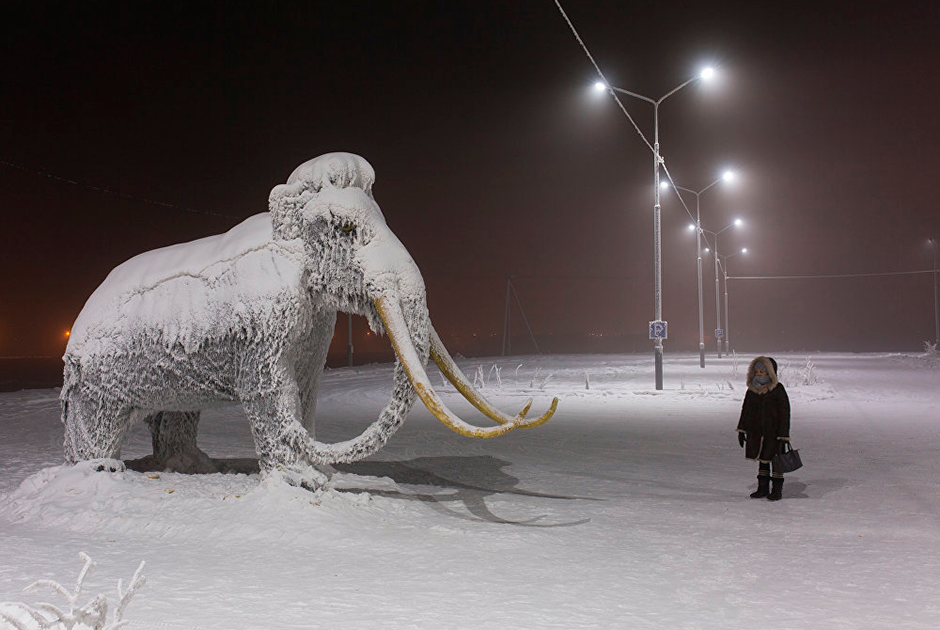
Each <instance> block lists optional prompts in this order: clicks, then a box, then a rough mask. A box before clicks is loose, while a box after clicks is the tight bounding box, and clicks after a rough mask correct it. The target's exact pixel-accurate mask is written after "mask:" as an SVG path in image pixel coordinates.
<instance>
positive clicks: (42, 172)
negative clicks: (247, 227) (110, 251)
mask: <svg viewBox="0 0 940 630" xmlns="http://www.w3.org/2000/svg"><path fill="white" fill-rule="evenodd" d="M0 164H2V165H3V166H6V167H8V168H12V169H16V170H18V171H24V172H27V173H32V174H33V175H39V176H41V177H46V178H48V179H52V180H55V181H57V182H62V183H64V184H69V185H71V186H78V187H80V188H87V189H89V190H94V191H96V192H100V193H104V194H106V195H113V196H115V197H121V198H123V199H130V200H131V201H139V202H141V203H146V204H150V205H152V206H160V207H162V208H172V209H174V210H180V211H182V212H190V213H193V214H206V215H209V216H213V217H223V218H226V219H242V218H243V217H237V216H235V215H232V214H223V213H221V212H212V211H211V210H199V209H198V208H190V207H188V206H181V205H177V204H174V203H168V202H166V201H157V200H155V199H148V198H147V197H140V196H138V195H130V194H128V193H123V192H120V191H117V190H112V189H110V188H104V187H102V186H95V185H94V184H89V183H88V182H82V181H78V180H75V179H69V178H68V177H62V176H60V175H54V174H52V173H50V172H48V171H45V170H43V169H40V168H31V167H28V166H22V165H21V164H14V163H13V162H8V161H6V160H0Z"/></svg>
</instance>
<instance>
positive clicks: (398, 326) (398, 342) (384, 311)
mask: <svg viewBox="0 0 940 630" xmlns="http://www.w3.org/2000/svg"><path fill="white" fill-rule="evenodd" d="M375 308H376V310H377V311H378V313H379V317H381V318H382V324H383V325H384V326H385V332H387V333H388V338H389V339H390V340H391V342H392V347H393V348H394V349H395V354H396V355H397V356H398V360H399V362H400V363H401V365H402V367H403V368H404V369H405V374H407V375H408V380H409V381H411V384H412V386H413V387H414V389H415V392H416V393H417V394H418V397H419V398H420V399H421V401H422V402H423V403H424V405H425V406H426V407H427V408H428V411H430V412H431V413H432V414H433V415H434V417H435V418H437V419H438V420H440V421H441V422H442V423H443V424H444V425H445V426H446V427H447V428H449V429H450V430H452V431H454V432H456V433H459V434H460V435H464V436H466V437H473V438H491V437H497V436H500V435H504V434H506V433H508V432H510V431H512V430H513V429H518V428H521V427H525V426H529V423H528V422H526V421H525V420H524V419H522V418H520V419H519V420H518V421H515V420H513V421H511V422H507V423H506V424H501V425H499V426H496V427H487V428H483V427H475V426H473V425H471V424H467V423H466V422H464V421H463V420H461V419H460V418H459V417H457V415H456V414H455V413H454V412H453V411H451V410H450V409H448V408H447V405H445V404H444V402H443V401H442V400H441V399H440V397H439V396H438V395H437V393H436V392H435V391H434V389H433V388H432V387H431V382H430V380H429V379H428V375H427V372H425V371H424V366H423V365H422V363H421V360H420V359H419V358H418V353H417V351H416V350H415V347H414V344H413V343H411V335H410V333H409V332H408V327H407V325H406V324H405V317H404V315H403V314H402V312H401V307H400V306H399V305H398V303H397V302H395V301H393V300H389V299H388V298H378V299H376V300H375Z"/></svg>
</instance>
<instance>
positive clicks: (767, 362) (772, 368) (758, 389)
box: [747, 356, 780, 394]
mask: <svg viewBox="0 0 940 630" xmlns="http://www.w3.org/2000/svg"><path fill="white" fill-rule="evenodd" d="M758 361H760V362H761V363H763V364H764V367H765V368H767V376H769V377H770V381H769V382H767V383H766V384H764V385H760V386H757V385H755V384H754V383H753V381H754V371H755V370H754V365H755V364H756V363H757V362H758ZM779 382H780V381H779V380H777V362H776V361H774V360H773V359H771V358H770V357H765V356H759V357H754V359H753V360H752V361H751V364H750V365H748V366H747V388H748V389H749V390H751V391H752V392H754V393H755V394H766V393H767V392H769V391H771V390H773V389H774V388H775V387H776V386H777V384H778V383H779Z"/></svg>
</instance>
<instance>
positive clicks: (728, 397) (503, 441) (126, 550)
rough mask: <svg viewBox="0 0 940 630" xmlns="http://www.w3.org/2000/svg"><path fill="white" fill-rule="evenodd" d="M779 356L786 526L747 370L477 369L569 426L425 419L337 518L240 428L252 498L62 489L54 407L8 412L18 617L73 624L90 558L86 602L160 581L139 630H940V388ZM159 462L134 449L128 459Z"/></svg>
mask: <svg viewBox="0 0 940 630" xmlns="http://www.w3.org/2000/svg"><path fill="white" fill-rule="evenodd" d="M758 353H759V352H755V353H754V354H755V355H756V354H758ZM773 356H775V358H777V360H778V362H779V363H780V366H781V380H782V381H783V382H784V383H785V384H786V385H787V391H788V393H789V395H790V400H791V404H792V410H793V414H792V425H791V438H792V441H793V445H794V447H796V448H799V449H800V452H801V454H802V456H803V461H804V464H805V465H804V467H803V468H802V469H801V470H799V471H797V472H795V473H792V474H790V475H788V476H787V479H786V482H785V484H784V489H783V496H784V499H783V500H782V501H780V502H777V503H771V502H769V501H766V500H764V499H760V500H755V499H749V498H748V496H747V495H748V493H750V492H751V491H752V490H753V489H754V487H755V486H756V473H757V465H756V464H755V463H754V462H750V461H746V460H745V459H744V456H743V451H742V449H740V448H739V447H738V444H737V436H736V434H735V431H734V430H735V426H736V424H737V420H738V413H739V411H740V406H741V400H742V398H743V396H744V376H745V375H744V372H745V370H746V367H747V360H748V359H749V358H750V356H746V357H745V356H742V357H741V358H740V359H739V360H738V361H737V370H736V371H735V369H734V365H733V359H731V358H723V359H721V360H718V359H715V358H711V357H710V358H709V359H708V367H707V368H706V369H704V370H702V369H700V368H699V367H698V356H697V355H695V356H693V355H676V354H671V355H670V354H669V353H667V357H666V366H665V383H666V388H665V389H664V390H662V391H656V390H655V389H654V388H653V361H652V355H642V356H641V355H602V356H601V355H595V356H541V357H510V358H491V359H467V360H462V361H460V365H461V368H462V369H463V370H464V371H465V372H466V373H467V374H474V373H477V374H478V377H479V378H482V380H483V381H485V387H484V389H483V392H484V394H486V395H487V396H488V397H490V398H491V399H492V400H493V402H495V403H496V404H498V405H499V406H500V407H501V408H502V409H504V410H505V411H506V412H507V413H511V414H514V413H516V412H517V411H518V409H519V408H521V407H522V405H523V404H524V403H525V400H526V399H527V398H528V397H530V396H533V397H534V398H535V399H536V400H535V404H534V405H533V411H540V410H542V409H544V407H545V406H546V405H547V404H548V402H549V401H550V400H551V396H552V395H558V396H559V397H560V398H561V399H562V400H561V402H560V404H559V408H558V412H557V414H556V416H555V417H554V418H553V419H552V420H551V421H550V422H549V423H548V424H546V425H544V426H542V427H539V428H537V429H532V430H527V431H522V430H520V431H515V432H512V433H510V434H508V435H506V436H503V437H500V438H497V439H493V440H482V441H475V440H470V439H467V438H464V437H461V436H459V435H456V434H454V433H452V432H450V431H448V430H447V429H446V428H444V427H443V426H441V425H440V424H439V423H438V422H437V421H436V420H434V419H433V418H432V417H431V416H430V414H429V413H428V412H427V411H426V410H425V409H424V408H421V407H415V409H414V410H413V411H412V413H411V417H410V418H409V421H408V422H407V423H406V424H405V426H404V428H403V429H402V430H401V431H399V433H398V434H397V435H396V436H395V437H394V438H393V439H392V440H391V441H390V442H389V443H388V445H387V446H386V448H385V449H384V450H383V451H381V452H380V453H378V454H377V455H375V456H374V457H372V458H371V459H369V460H366V461H363V462H358V463H355V464H348V465H343V466H340V467H338V468H339V472H338V473H337V474H336V475H335V476H334V483H333V487H332V489H330V490H326V491H320V492H317V493H312V492H308V491H306V490H302V489H299V488H295V487H290V486H287V485H284V484H278V483H261V482H260V480H259V477H258V475H257V474H254V473H251V471H252V469H253V465H254V462H253V460H252V459H251V458H253V456H254V452H253V444H252V440H251V436H250V434H249V430H248V424H247V421H246V419H245V417H244V415H243V412H242V411H241V409H240V408H239V407H237V406H232V407H223V408H220V409H215V410H211V411H207V412H205V413H204V414H203V417H202V421H201V423H200V446H201V447H202V448H203V449H204V450H205V451H207V452H208V453H209V454H210V455H212V456H213V457H217V458H226V459H228V460H229V464H230V468H232V469H233V470H236V471H238V470H243V471H245V472H246V473H248V474H244V473H236V474H226V475H223V474H210V475H192V476H189V475H181V474H171V473H139V472H132V471H126V472H114V473H112V472H95V471H94V470H92V468H91V467H89V466H87V465H77V466H74V467H63V466H61V461H62V426H61V424H60V421H59V413H60V411H59V401H58V392H57V391H56V390H31V391H22V392H17V393H9V394H0V602H3V601H22V602H27V603H30V604H33V603H37V602H41V601H49V602H52V603H57V604H60V605H61V604H62V602H60V601H56V599H55V596H54V595H52V594H50V593H48V592H39V593H33V592H30V593H23V592H22V589H23V588H24V587H25V586H27V585H28V584H30V583H32V582H33V581H35V580H36V579H40V578H48V579H54V580H57V581H59V582H61V583H62V584H65V585H70V584H73V583H74V580H75V578H76V576H77V574H78V571H79V569H80V568H81V561H80V560H79V559H78V553H79V552H80V551H84V552H86V553H88V554H89V555H90V556H91V557H93V558H94V559H95V561H96V562H97V564H98V568H97V570H96V572H95V573H94V574H93V575H91V576H89V578H88V580H87V582H86V593H87V594H88V595H89V598H90V597H91V596H93V595H94V594H96V593H98V592H101V593H105V595H106V596H109V597H110V598H112V599H114V594H113V591H114V585H115V583H116V581H117V579H118V578H124V579H127V578H128V577H129V576H130V575H132V574H133V573H134V570H135V569H136V567H137V566H138V565H139V563H140V561H141V560H145V561H146V562H147V570H146V573H147V583H146V585H145V586H144V587H143V588H142V589H141V590H140V592H139V593H137V595H136V597H135V599H134V600H133V602H132V603H131V604H130V605H129V606H128V609H127V611H126V613H125V618H126V619H129V620H130V623H129V624H128V626H127V628H129V629H131V630H133V629H141V630H143V629H162V630H177V629H179V630H182V629H189V630H199V629H210V628H211V629H213V630H215V629H220V630H221V629H235V628H238V629H246V628H252V629H255V628H257V629H259V630H260V629H294V628H296V629H300V628H330V629H336V628H340V629H345V628H349V629H358V628H418V629H424V628H428V629H435V630H437V629H447V628H493V629H497V628H499V629H501V630H502V629H533V628H564V629H571V628H631V629H636V628H639V629H642V628H668V629H677V628H696V629H698V628H715V629H719V628H721V629H728V628H741V629H745V628H746V629H748V630H753V629H754V628H775V629H780V628H805V629H818V628H827V629H833V628H845V629H852V630H855V629H857V628H868V629H870V628H892V629H898V628H925V629H926V628H930V629H935V628H938V627H940V589H938V588H937V583H938V579H940V553H938V552H940V475H938V473H940V470H938V469H940V464H938V459H937V453H938V451H940V371H938V370H937V369H931V368H930V367H929V366H928V365H927V364H926V362H925V361H923V360H922V359H921V358H920V357H918V356H917V355H913V354H911V355H898V354H894V355H886V354H880V355H857V354H822V355H813V357H812V366H809V367H808V363H807V358H806V357H805V355H779V354H778V355H773ZM520 364H521V367H520ZM735 372H736V373H735ZM430 376H431V378H432V382H434V384H435V385H438V384H439V382H440V381H441V379H440V376H439V374H438V373H437V372H435V371H432V372H431V373H430ZM813 381H815V382H813ZM391 387H392V368H391V366H390V365H375V366H367V367H362V368H344V369H339V370H331V371H328V372H327V373H326V374H325V376H324V379H323V384H322V387H321V395H320V402H319V404H318V406H317V416H318V417H317V438H318V439H325V440H329V441H335V440H340V439H344V438H346V437H348V436H351V435H356V434H358V433H359V432H360V431H361V430H362V428H363V427H364V426H365V425H366V424H367V423H368V422H370V419H372V418H375V417H376V415H377V413H378V411H379V410H380V409H381V407H382V405H383V404H385V402H386V401H387V400H388V396H389V392H390V390H391ZM437 389H438V391H439V392H440V393H441V395H442V398H443V399H444V400H445V401H446V403H447V404H448V405H449V406H450V407H451V408H453V409H454V410H455V411H456V412H457V413H460V414H461V416H462V417H464V418H468V419H470V418H473V419H478V420H479V423H480V424H483V423H484V421H485V419H483V418H480V417H478V416H477V415H476V414H475V413H474V411H473V409H472V407H470V405H469V404H468V403H466V401H464V400H462V399H461V397H460V396H459V394H457V393H456V392H455V391H454V389H453V387H451V386H450V385H448V386H447V387H444V386H443V384H441V385H439V386H438V387H437ZM149 452H150V436H149V432H148V431H147V430H146V427H145V426H137V427H135V428H134V430H133V431H132V433H131V435H130V437H129V442H128V444H127V445H126V447H125V448H124V452H123V455H124V457H125V458H127V459H130V458H134V457H140V456H143V455H145V454H147V453H149ZM0 610H3V607H2V605H0ZM0 627H2V622H0Z"/></svg>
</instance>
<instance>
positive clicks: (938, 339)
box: [927, 238, 940, 344]
mask: <svg viewBox="0 0 940 630" xmlns="http://www.w3.org/2000/svg"><path fill="white" fill-rule="evenodd" d="M927 242H928V243H930V244H931V245H932V246H933V325H934V338H933V342H934V343H935V344H940V306H938V302H937V239H935V238H932V239H930V240H928V241H927Z"/></svg>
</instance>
